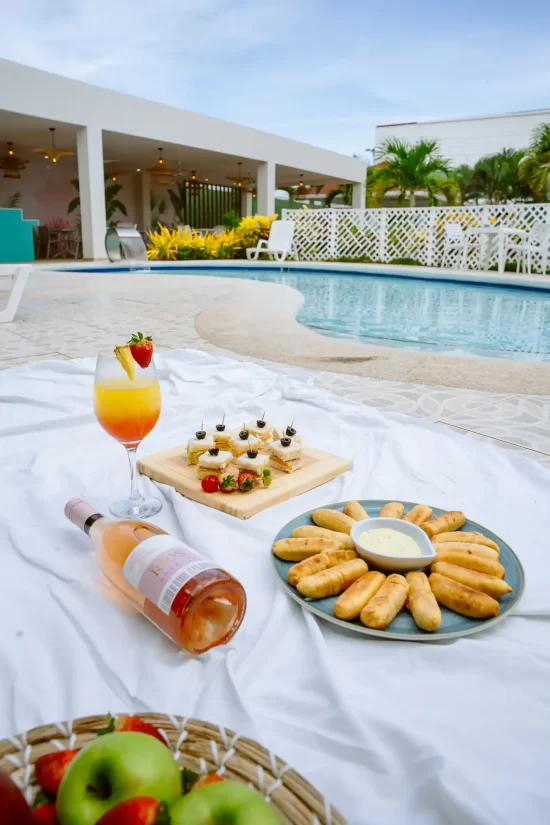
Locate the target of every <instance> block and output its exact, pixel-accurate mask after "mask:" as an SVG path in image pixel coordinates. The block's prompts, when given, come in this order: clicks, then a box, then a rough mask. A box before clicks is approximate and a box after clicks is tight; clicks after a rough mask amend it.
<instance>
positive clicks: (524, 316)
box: [155, 267, 550, 361]
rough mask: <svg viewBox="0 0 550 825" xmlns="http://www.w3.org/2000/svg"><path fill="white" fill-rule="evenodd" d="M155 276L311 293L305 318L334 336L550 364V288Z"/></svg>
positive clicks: (363, 278)
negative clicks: (275, 286) (226, 280)
mask: <svg viewBox="0 0 550 825" xmlns="http://www.w3.org/2000/svg"><path fill="white" fill-rule="evenodd" d="M155 272H158V273H159V274H160V273H165V274H171V275H176V274H177V275H180V274H190V275H191V274H192V275H198V274H200V275H212V276H218V277H220V276H221V277H235V278H246V279H250V280H255V281H270V282H272V283H278V284H285V285H287V286H290V287H293V288H294V289H297V290H299V292H301V293H302V294H303V296H304V299H305V301H304V305H303V307H302V309H301V310H300V313H299V314H298V316H297V319H298V321H300V322H301V323H302V324H304V325H305V326H308V327H311V328H312V329H315V330H317V331H318V332H321V333H324V334H327V335H334V336H338V337H342V336H343V337H348V338H355V339H358V340H360V341H364V342H366V343H376V344H380V345H384V346H396V347H407V348H410V349H415V350H418V349H421V350H428V351H429V350H431V351H439V352H441V351H446V352H457V353H470V354H476V355H487V356H492V357H502V358H523V359H528V360H534V361H548V360H550V291H548V292H546V291H542V290H536V289H525V288H519V287H513V286H493V285H489V284H488V285H484V284H472V283H466V282H455V281H452V282H449V281H434V280H424V279H422V278H403V277H397V276H395V277H394V276H389V275H376V274H374V275H370V274H368V275H363V274H361V275H359V274H356V275H344V274H340V273H338V274H336V273H335V274H328V273H326V272H316V271H314V270H302V271H301V272H296V271H294V272H292V271H284V269H283V270H276V269H266V268H261V267H256V268H253V267H250V268H247V269H242V268H239V269H237V268H235V269H222V268H219V269H218V268H216V269H207V268H204V269H201V270H200V271H198V270H197V269H192V268H186V267H182V268H181V269H180V268H178V269H177V270H175V269H165V270H161V269H156V268H155ZM549 284H550V282H549Z"/></svg>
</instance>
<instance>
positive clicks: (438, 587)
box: [367, 573, 500, 619]
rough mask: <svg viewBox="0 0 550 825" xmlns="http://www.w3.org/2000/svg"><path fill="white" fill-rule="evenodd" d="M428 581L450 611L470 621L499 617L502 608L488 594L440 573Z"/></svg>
mask: <svg viewBox="0 0 550 825" xmlns="http://www.w3.org/2000/svg"><path fill="white" fill-rule="evenodd" d="M428 581H429V582H430V587H431V590H432V593H433V594H434V596H435V597H436V599H437V601H438V602H439V603H440V604H442V605H444V607H448V608H449V610H454V612H455V613H460V615H461V616H469V617H470V619H489V618H490V617H491V616H498V613H499V610H500V608H499V604H498V602H497V600H496V599H493V598H492V597H491V596H488V595H487V594H486V593H480V591H479V590H472V588H471V587H466V585H465V584H460V582H455V581H453V579H448V578H447V577H446V576H442V575H441V574H440V573H432V575H431V576H430V578H429V579H428ZM367 606H368V605H367Z"/></svg>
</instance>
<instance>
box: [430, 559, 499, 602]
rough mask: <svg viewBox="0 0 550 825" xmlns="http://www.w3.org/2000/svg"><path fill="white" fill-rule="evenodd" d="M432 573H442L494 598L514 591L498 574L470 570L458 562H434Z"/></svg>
mask: <svg viewBox="0 0 550 825" xmlns="http://www.w3.org/2000/svg"><path fill="white" fill-rule="evenodd" d="M432 573H441V575H442V576H447V578H448V579H454V581H455V582H460V584H465V585H466V587H471V588H472V590H480V591H481V592H482V593H487V595H488V596H492V597H493V599H500V598H501V597H502V596H505V595H506V594H507V593H511V592H512V588H511V587H510V585H509V584H508V583H507V582H505V581H504V580H503V579H499V578H497V576H489V575H487V573H478V572H477V570H468V568H467V567H459V566H458V565H457V564H449V562H446V561H438V562H436V564H432Z"/></svg>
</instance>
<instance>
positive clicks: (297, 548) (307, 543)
mask: <svg viewBox="0 0 550 825" xmlns="http://www.w3.org/2000/svg"><path fill="white" fill-rule="evenodd" d="M339 549H340V545H339V544H338V543H337V542H335V541H332V539H325V538H310V539H279V541H276V542H275V544H274V545H273V552H274V553H275V555H276V556H277V558H279V559H283V560H284V561H302V559H308V558H309V557H310V556H315V555H317V553H324V552H325V550H339Z"/></svg>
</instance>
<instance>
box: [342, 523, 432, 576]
mask: <svg viewBox="0 0 550 825" xmlns="http://www.w3.org/2000/svg"><path fill="white" fill-rule="evenodd" d="M381 527H389V528H390V529H391V530H398V531H399V532H400V533H404V534H405V535H406V536H410V537H411V538H412V539H414V540H415V541H416V543H417V544H418V546H419V547H420V552H421V555H420V556H386V555H384V554H383V553H376V552H375V551H374V550H369V549H368V548H366V547H364V546H363V545H362V544H361V543H360V542H359V536H360V535H361V534H362V533H370V531H371V530H379V529H380V528H381ZM350 535H351V538H352V540H353V543H354V544H355V548H356V550H357V552H358V553H359V555H360V556H361V557H362V558H363V559H365V561H368V562H371V564H373V565H374V566H375V567H381V568H382V570H391V571H392V572H394V573H401V572H403V571H407V572H408V571H409V570H419V569H421V568H422V567H426V565H427V564H430V562H432V561H433V560H434V558H435V555H436V554H435V550H434V547H433V544H432V543H431V541H430V539H429V538H428V536H427V535H426V533H425V532H424V530H421V529H420V527H417V526H416V524H411V523H410V522H408V521H401V519H398V518H368V519H363V521H358V522H357V524H354V525H353V527H352V528H351V534H350Z"/></svg>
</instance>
